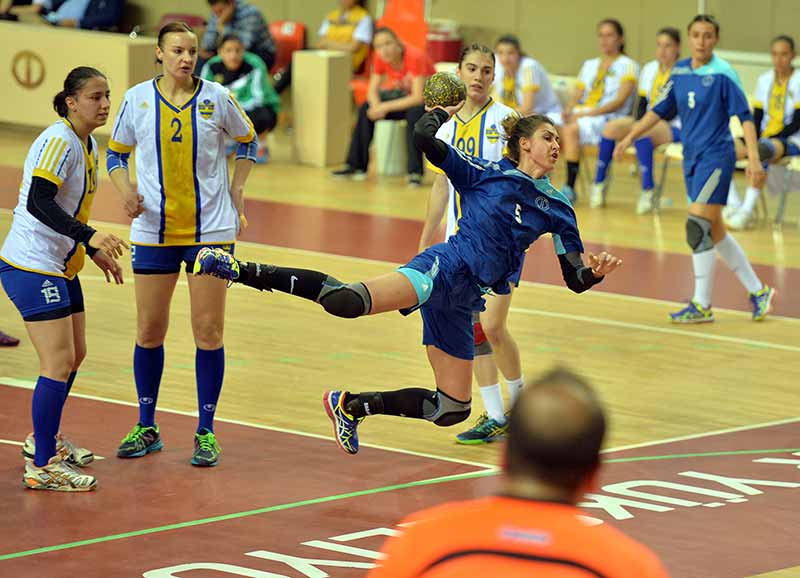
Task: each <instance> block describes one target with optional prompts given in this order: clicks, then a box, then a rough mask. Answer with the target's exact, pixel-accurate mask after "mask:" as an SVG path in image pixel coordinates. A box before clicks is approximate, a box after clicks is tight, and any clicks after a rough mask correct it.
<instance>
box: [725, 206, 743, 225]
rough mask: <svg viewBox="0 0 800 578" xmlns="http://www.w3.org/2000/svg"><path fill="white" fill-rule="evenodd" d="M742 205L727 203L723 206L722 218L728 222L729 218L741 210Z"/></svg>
mask: <svg viewBox="0 0 800 578" xmlns="http://www.w3.org/2000/svg"><path fill="white" fill-rule="evenodd" d="M740 207H741V205H725V206H724V207H723V208H722V220H723V221H725V222H726V223H727V222H728V219H730V218H731V217H732V216H734V215H735V214H736V213H738V212H739V208H740Z"/></svg>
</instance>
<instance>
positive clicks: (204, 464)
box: [191, 458, 219, 468]
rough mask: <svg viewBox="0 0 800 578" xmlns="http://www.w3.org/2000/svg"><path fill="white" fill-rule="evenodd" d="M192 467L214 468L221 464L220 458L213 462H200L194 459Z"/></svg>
mask: <svg viewBox="0 0 800 578" xmlns="http://www.w3.org/2000/svg"><path fill="white" fill-rule="evenodd" d="M191 463H192V465H193V466H197V467H198V468H213V467H214V466H216V465H217V464H218V463H219V458H217V459H216V460H214V461H213V462H200V461H197V460H196V459H195V458H192V462H191Z"/></svg>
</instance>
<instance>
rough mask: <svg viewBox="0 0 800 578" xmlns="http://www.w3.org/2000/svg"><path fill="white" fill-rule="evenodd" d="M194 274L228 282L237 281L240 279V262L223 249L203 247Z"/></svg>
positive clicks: (195, 263)
mask: <svg viewBox="0 0 800 578" xmlns="http://www.w3.org/2000/svg"><path fill="white" fill-rule="evenodd" d="M192 272H193V273H194V274H195V275H212V276H214V277H219V278H220V279H225V280H226V281H236V279H238V278H239V261H237V260H236V259H235V258H234V257H233V255H231V254H230V253H228V252H227V251H224V250H222V249H219V248H217V249H211V248H209V247H203V248H202V249H200V251H198V252H197V257H195V260H194V268H193V269H192Z"/></svg>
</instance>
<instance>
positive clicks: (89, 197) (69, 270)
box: [64, 145, 97, 279]
mask: <svg viewBox="0 0 800 578" xmlns="http://www.w3.org/2000/svg"><path fill="white" fill-rule="evenodd" d="M83 159H84V163H85V165H86V172H85V174H84V183H85V184H84V188H83V195H82V196H81V204H80V206H79V207H78V212H77V213H76V214H75V218H76V219H77V220H79V221H80V222H81V223H84V224H86V223H88V222H89V215H90V214H91V212H92V203H93V202H94V194H95V191H97V165H96V163H95V159H94V152H92V153H90V152H89V150H88V149H87V148H86V145H84V146H83ZM85 255H86V249H85V248H84V246H83V244H82V243H79V244H78V247H77V249H76V250H75V253H74V254H73V255H72V257H70V259H69V261H67V265H66V269H65V271H64V274H65V275H66V276H67V278H69V279H72V278H73V277H74V276H75V275H77V274H78V273H79V272H80V271H81V269H83V264H84V260H85Z"/></svg>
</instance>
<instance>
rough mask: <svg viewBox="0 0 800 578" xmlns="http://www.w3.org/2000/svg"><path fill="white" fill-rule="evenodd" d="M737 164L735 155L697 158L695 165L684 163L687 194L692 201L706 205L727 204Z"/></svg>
mask: <svg viewBox="0 0 800 578" xmlns="http://www.w3.org/2000/svg"><path fill="white" fill-rule="evenodd" d="M735 164H736V158H735V155H731V156H730V158H728V159H725V158H720V157H719V156H715V157H714V158H709V159H704V158H702V157H701V158H698V159H695V161H694V165H693V166H691V167H687V166H686V165H685V164H684V167H683V178H684V180H685V181H686V194H687V195H688V197H689V200H690V201H691V202H692V203H703V204H705V205H725V204H727V202H728V188H729V187H730V185H731V179H732V178H733V171H734V167H735Z"/></svg>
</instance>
